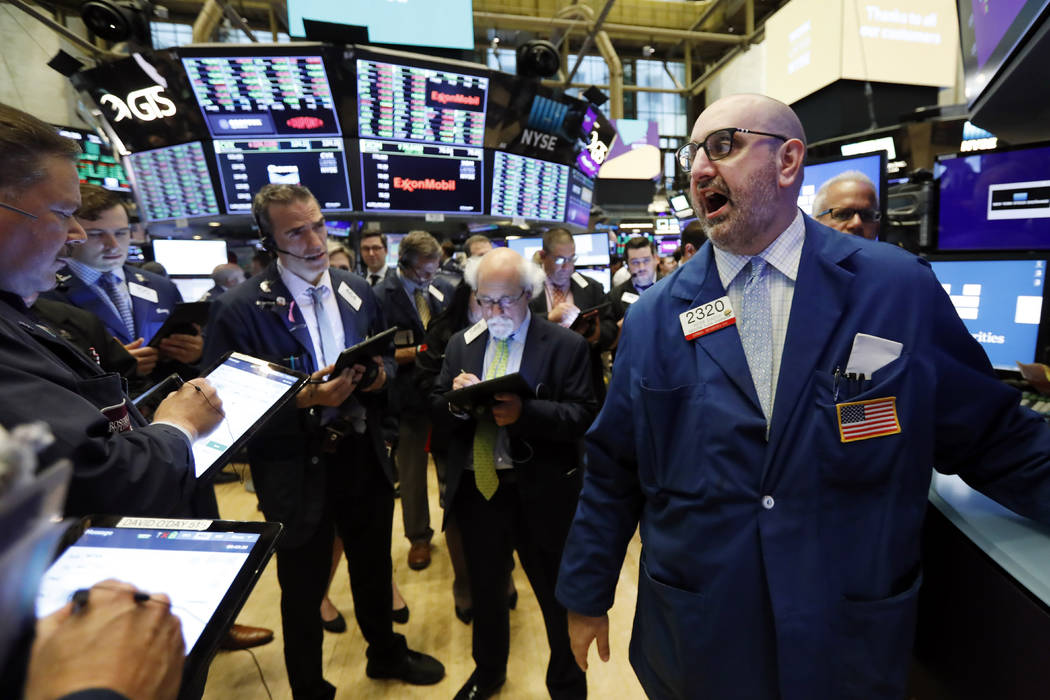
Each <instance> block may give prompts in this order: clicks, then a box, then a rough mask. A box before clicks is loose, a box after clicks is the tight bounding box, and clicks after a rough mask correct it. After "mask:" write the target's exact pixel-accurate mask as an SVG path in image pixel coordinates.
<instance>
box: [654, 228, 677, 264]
mask: <svg viewBox="0 0 1050 700" xmlns="http://www.w3.org/2000/svg"><path fill="white" fill-rule="evenodd" d="M655 239H656V252H657V253H658V254H659V255H660V257H661V258H666V257H667V256H668V255H674V252H675V251H676V250H678V246H680V245H681V244H682V236H681V234H678V233H658V234H656V236H655Z"/></svg>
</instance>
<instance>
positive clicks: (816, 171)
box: [798, 152, 886, 216]
mask: <svg viewBox="0 0 1050 700" xmlns="http://www.w3.org/2000/svg"><path fill="white" fill-rule="evenodd" d="M851 170H857V171H860V172H861V173H863V174H864V175H866V176H867V178H868V179H869V180H871V181H872V183H873V184H874V185H875V194H876V195H877V196H878V200H879V211H881V212H882V213H883V214H885V212H886V154H885V153H883V152H879V153H868V154H865V155H860V156H843V157H841V158H829V159H827V160H821V161H815V162H812V163H806V165H805V169H804V172H803V180H802V189H801V190H800V191H799V193H798V206H799V209H801V210H802V211H804V212H805V213H807V214H809V215H810V216H813V214H815V213H817V212H814V211H813V200H814V199H816V197H817V192H819V191H820V188H821V186H822V185H823V184H824V183H825V182H827V181H828V180H830V179H832V178H833V177H836V176H838V175H841V174H843V173H845V172H848V171H851Z"/></svg>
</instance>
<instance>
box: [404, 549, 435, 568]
mask: <svg viewBox="0 0 1050 700" xmlns="http://www.w3.org/2000/svg"><path fill="white" fill-rule="evenodd" d="M428 566H430V543H429V542H413V543H412V547H411V548H410V549H409V550H408V568H410V569H414V570H416V571H419V570H421V569H425V568H427V567H428Z"/></svg>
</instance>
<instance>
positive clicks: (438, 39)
mask: <svg viewBox="0 0 1050 700" xmlns="http://www.w3.org/2000/svg"><path fill="white" fill-rule="evenodd" d="M303 19H315V20H320V21H322V22H334V23H336V24H353V25H357V26H361V27H368V40H369V41H370V42H372V43H375V44H404V45H409V46H439V47H446V48H452V49H473V48H474V8H473V2H472V0H386V2H380V1H377V0H343V1H342V2H332V1H331V0H288V33H289V34H291V35H292V36H305V35H306V30H305V29H304V28H303Z"/></svg>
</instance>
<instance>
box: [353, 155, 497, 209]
mask: <svg viewBox="0 0 1050 700" xmlns="http://www.w3.org/2000/svg"><path fill="white" fill-rule="evenodd" d="M360 143H361V180H362V182H363V184H364V189H363V193H362V194H363V196H364V208H365V211H380V212H381V211H391V212H444V213H451V214H481V213H483V201H482V200H483V188H482V174H483V170H484V168H483V165H482V164H483V158H484V155H483V154H484V149H482V148H469V147H467V146H446V145H436V144H423V143H405V142H402V141H375V140H371V139H361V142H360Z"/></svg>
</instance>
